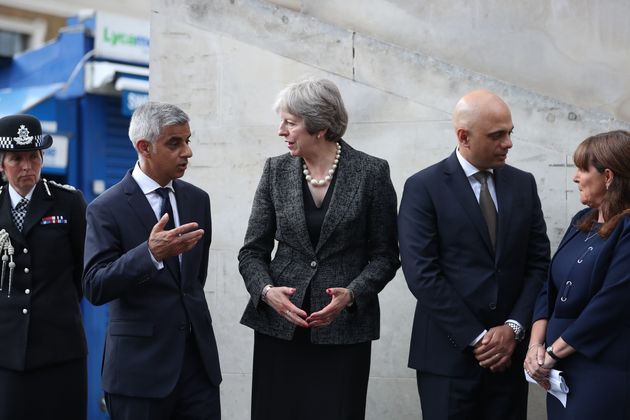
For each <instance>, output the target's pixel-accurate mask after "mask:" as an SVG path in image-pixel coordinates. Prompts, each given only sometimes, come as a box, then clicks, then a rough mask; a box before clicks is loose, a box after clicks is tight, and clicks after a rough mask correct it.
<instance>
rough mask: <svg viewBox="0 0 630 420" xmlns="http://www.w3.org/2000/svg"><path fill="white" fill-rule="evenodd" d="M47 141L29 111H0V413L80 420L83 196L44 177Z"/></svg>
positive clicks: (83, 411)
mask: <svg viewBox="0 0 630 420" xmlns="http://www.w3.org/2000/svg"><path fill="white" fill-rule="evenodd" d="M52 143H53V139H52V137H51V136H50V135H43V134H42V128H41V123H40V122H39V120H38V119H37V118H35V117H33V116H31V115H10V116H7V117H4V118H0V170H1V171H2V177H3V178H4V179H5V180H6V181H7V185H5V186H0V254H2V256H1V259H0V261H1V262H0V266H1V270H0V419H2V420H5V419H6V420H14V419H38V420H58V419H64V420H85V418H86V416H87V367H86V354H87V345H86V341H85V334H84V332H83V321H82V318H81V308H80V301H81V296H82V288H81V273H82V269H83V243H84V240H85V200H84V199H83V195H82V194H81V193H80V192H79V191H77V190H75V189H74V188H72V187H70V186H67V185H59V184H57V183H55V182H52V181H47V180H45V179H42V178H41V170H42V166H43V163H44V161H43V153H42V150H43V149H46V148H48V147H50V146H51V145H52Z"/></svg>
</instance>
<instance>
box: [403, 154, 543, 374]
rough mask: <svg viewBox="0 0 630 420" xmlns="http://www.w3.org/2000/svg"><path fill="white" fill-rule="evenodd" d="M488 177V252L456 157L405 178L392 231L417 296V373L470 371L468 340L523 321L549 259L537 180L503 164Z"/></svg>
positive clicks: (413, 361) (412, 359) (413, 360)
mask: <svg viewBox="0 0 630 420" xmlns="http://www.w3.org/2000/svg"><path fill="white" fill-rule="evenodd" d="M494 173H495V176H494V182H495V189H496V194H497V201H498V221H497V224H498V227H497V243H496V252H495V251H493V250H492V246H491V243H490V236H489V234H488V229H487V227H486V224H485V221H484V219H483V216H482V214H481V209H480V207H479V204H478V202H477V200H476V198H475V194H474V192H473V190H472V188H471V187H470V183H469V181H468V179H467V178H466V175H465V173H464V170H463V169H462V167H461V165H460V164H459V162H458V160H457V156H456V155H455V153H453V154H452V155H451V156H450V157H449V158H447V159H445V160H443V161H442V162H439V163H437V164H435V165H433V166H431V167H429V168H426V169H425V170H423V171H420V172H418V173H417V174H415V175H413V176H412V177H411V178H409V179H408V180H407V182H406V183H405V189H404V193H403V197H402V201H401V205H400V215H399V218H398V231H399V237H400V248H401V249H400V254H401V259H402V266H403V271H404V273H405V278H406V280H407V284H408V286H409V289H410V290H411V292H412V293H413V294H414V296H416V298H417V299H418V303H417V306H416V313H415V319H414V325H413V332H412V338H411V352H410V356H409V366H410V367H412V368H415V369H417V370H419V371H426V372H432V373H436V374H440V375H468V374H474V373H475V372H477V371H478V369H480V367H479V366H478V362H477V361H476V359H475V358H474V356H473V354H472V352H471V351H470V350H471V348H470V347H469V344H470V343H471V342H472V341H473V340H474V339H475V338H476V337H477V336H478V335H479V334H480V333H481V332H482V331H483V330H484V329H489V328H491V327H494V326H497V325H502V324H503V323H504V322H505V321H506V320H507V319H514V320H516V321H518V322H520V323H521V325H523V326H524V327H525V328H529V326H530V324H531V317H532V308H533V304H534V301H535V299H536V296H537V294H538V292H539V290H540V287H541V285H542V283H543V281H544V279H545V277H546V274H547V266H548V263H549V240H548V239H547V235H546V227H545V221H544V219H543V214H542V210H541V206H540V200H539V198H538V193H537V191H536V183H535V181H534V177H533V176H532V175H531V174H529V173H526V172H523V171H520V170H518V169H516V168H513V167H511V166H504V167H502V168H499V169H496V170H495V171H494ZM523 345H524V344H523ZM516 353H517V354H518V353H519V352H516ZM514 363H516V361H514V360H513V364H514Z"/></svg>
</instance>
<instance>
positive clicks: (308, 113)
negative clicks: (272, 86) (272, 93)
mask: <svg viewBox="0 0 630 420" xmlns="http://www.w3.org/2000/svg"><path fill="white" fill-rule="evenodd" d="M273 109H274V111H276V112H288V113H289V114H293V115H295V116H298V117H300V118H302V119H303V120H304V126H305V127H306V131H308V132H309V134H315V133H317V132H318V131H320V130H324V129H327V130H328V131H327V132H326V140H328V141H339V139H341V137H342V136H343V134H344V133H345V132H346V128H347V127H348V113H347V112H346V107H345V106H344V104H343V99H341V93H340V92H339V89H338V88H337V86H336V85H335V84H334V83H333V82H331V81H330V80H327V79H307V80H303V81H301V82H297V83H293V84H290V85H289V86H287V87H286V88H284V89H283V90H282V91H280V93H279V94H278V97H277V99H276V102H275V104H274V106H273Z"/></svg>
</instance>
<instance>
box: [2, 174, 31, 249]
mask: <svg viewBox="0 0 630 420" xmlns="http://www.w3.org/2000/svg"><path fill="white" fill-rule="evenodd" d="M0 199H1V202H0V227H2V229H4V230H5V231H6V232H7V233H8V234H9V238H11V242H15V243H20V244H22V245H25V244H26V239H25V238H24V236H23V235H22V232H20V231H19V230H17V228H16V227H15V224H13V218H12V217H11V195H10V194H9V187H8V186H5V187H4V188H3V189H2V196H1V198H0Z"/></svg>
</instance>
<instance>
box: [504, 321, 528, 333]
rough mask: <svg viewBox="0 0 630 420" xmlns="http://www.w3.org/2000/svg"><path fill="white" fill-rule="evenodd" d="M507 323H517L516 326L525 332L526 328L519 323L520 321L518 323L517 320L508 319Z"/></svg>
mask: <svg viewBox="0 0 630 420" xmlns="http://www.w3.org/2000/svg"><path fill="white" fill-rule="evenodd" d="M505 322H513V323H515V324H516V325H518V326H519V327H521V329H522V330H523V331H525V328H524V327H523V325H521V323H520V322H518V321H517V320H515V319H508V320H507V321H505Z"/></svg>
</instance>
